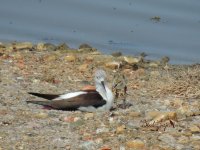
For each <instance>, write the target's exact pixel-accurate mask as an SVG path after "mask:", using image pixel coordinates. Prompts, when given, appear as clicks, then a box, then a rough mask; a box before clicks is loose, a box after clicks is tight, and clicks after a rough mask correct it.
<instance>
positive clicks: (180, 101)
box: [171, 98, 183, 107]
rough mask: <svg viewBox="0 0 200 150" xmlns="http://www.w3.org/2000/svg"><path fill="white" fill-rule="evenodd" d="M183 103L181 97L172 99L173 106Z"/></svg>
mask: <svg viewBox="0 0 200 150" xmlns="http://www.w3.org/2000/svg"><path fill="white" fill-rule="evenodd" d="M182 104H183V100H181V99H178V98H176V99H173V100H171V105H172V106H175V107H180V106H182Z"/></svg>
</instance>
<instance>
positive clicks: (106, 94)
mask: <svg viewBox="0 0 200 150" xmlns="http://www.w3.org/2000/svg"><path fill="white" fill-rule="evenodd" d="M96 91H97V92H99V94H100V95H101V96H102V97H103V99H104V100H105V101H106V106H105V107H106V109H107V110H109V109H110V108H111V107H112V105H113V100H114V96H113V93H112V91H111V90H110V89H109V87H108V86H107V85H106V84H105V86H104V87H103V85H102V84H96Z"/></svg>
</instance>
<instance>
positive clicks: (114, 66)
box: [105, 61, 121, 69]
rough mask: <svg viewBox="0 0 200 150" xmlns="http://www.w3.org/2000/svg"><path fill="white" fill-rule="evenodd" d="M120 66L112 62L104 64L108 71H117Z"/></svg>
mask: <svg viewBox="0 0 200 150" xmlns="http://www.w3.org/2000/svg"><path fill="white" fill-rule="evenodd" d="M120 66H121V63H119V62H116V61H113V62H108V63H106V64H105V67H106V68H109V69H118V68H119V67H120Z"/></svg>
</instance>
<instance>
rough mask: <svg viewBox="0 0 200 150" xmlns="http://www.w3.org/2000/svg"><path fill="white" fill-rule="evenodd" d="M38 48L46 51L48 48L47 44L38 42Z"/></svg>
mask: <svg viewBox="0 0 200 150" xmlns="http://www.w3.org/2000/svg"><path fill="white" fill-rule="evenodd" d="M36 49H37V50H38V51H44V50H46V46H45V44H44V43H38V44H37V45H36Z"/></svg>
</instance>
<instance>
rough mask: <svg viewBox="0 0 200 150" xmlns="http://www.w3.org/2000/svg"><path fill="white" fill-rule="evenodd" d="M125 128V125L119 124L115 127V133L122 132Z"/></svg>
mask: <svg viewBox="0 0 200 150" xmlns="http://www.w3.org/2000/svg"><path fill="white" fill-rule="evenodd" d="M125 129H126V126H125V125H122V126H119V127H117V130H116V133H117V134H122V133H123V132H124V131H125Z"/></svg>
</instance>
